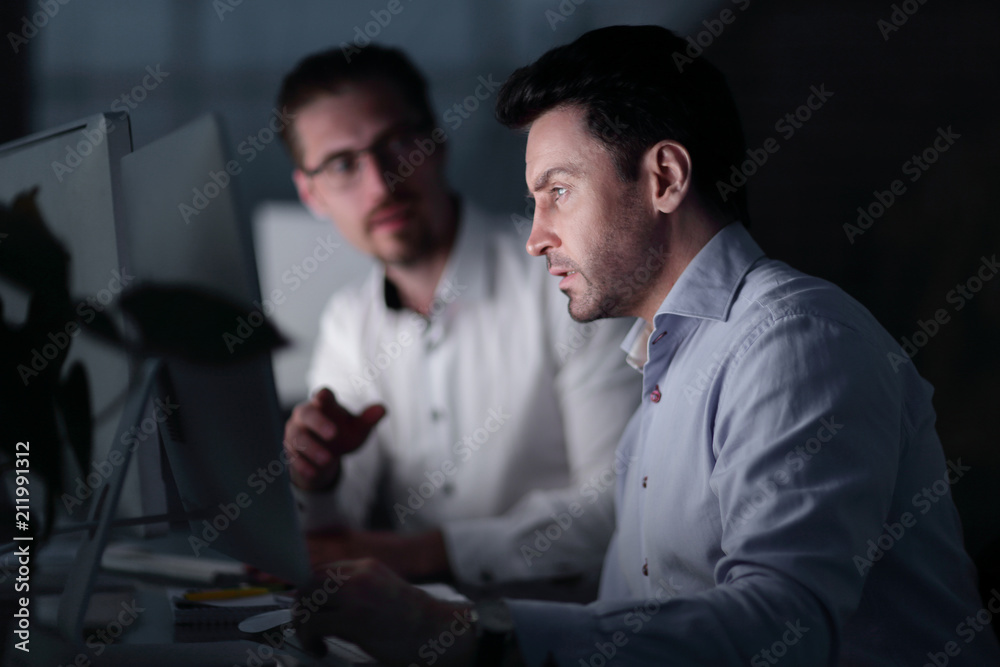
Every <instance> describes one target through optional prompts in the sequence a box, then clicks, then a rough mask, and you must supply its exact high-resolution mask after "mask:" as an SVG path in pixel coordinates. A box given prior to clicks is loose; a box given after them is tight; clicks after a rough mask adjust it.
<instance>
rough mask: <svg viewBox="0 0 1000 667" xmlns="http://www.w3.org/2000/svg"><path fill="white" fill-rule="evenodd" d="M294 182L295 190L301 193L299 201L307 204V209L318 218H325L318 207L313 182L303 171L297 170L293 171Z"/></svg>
mask: <svg viewBox="0 0 1000 667" xmlns="http://www.w3.org/2000/svg"><path fill="white" fill-rule="evenodd" d="M292 182H293V183H295V190H296V191H297V192H298V193H299V200H300V201H301V202H302V203H303V204H305V206H306V208H308V209H309V210H310V211H312V214H313V215H314V216H316V217H317V218H323V217H325V216H324V215H323V214H322V213H321V212H320V210H319V208H318V207H317V202H316V194H315V191H314V190H313V180H312V179H311V178H309V177H308V176H306V174H305V172H303V171H302V170H301V169H295V170H293V171H292Z"/></svg>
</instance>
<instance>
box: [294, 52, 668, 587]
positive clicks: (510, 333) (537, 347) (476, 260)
mask: <svg viewBox="0 0 1000 667" xmlns="http://www.w3.org/2000/svg"><path fill="white" fill-rule="evenodd" d="M279 107H280V108H282V109H283V110H284V111H285V112H286V113H287V114H289V115H290V116H292V117H293V118H294V121H293V123H292V124H291V125H290V126H289V127H288V129H287V131H286V133H285V137H284V138H285V141H286V144H287V145H288V147H289V149H290V152H291V154H292V156H293V158H294V160H295V163H296V169H295V172H294V180H295V184H296V187H297V188H298V192H299V195H300V197H301V199H302V201H303V202H304V203H305V204H306V205H307V206H308V207H309V208H310V209H311V210H312V211H313V212H314V213H315V214H316V215H318V216H321V217H324V218H328V219H330V220H332V221H333V222H334V223H335V224H336V225H337V227H338V228H339V230H340V232H341V233H342V234H343V236H344V237H345V238H346V239H347V240H348V241H349V242H350V243H352V244H353V245H354V246H355V247H357V248H358V249H360V250H361V251H363V252H366V253H368V254H370V255H372V256H373V257H375V258H376V259H377V260H378V267H377V268H376V269H375V270H374V271H373V272H372V274H371V275H370V276H369V277H368V279H367V280H366V281H365V282H364V284H363V285H362V286H361V287H359V288H351V289H345V290H342V291H341V292H339V293H338V294H336V295H335V296H334V297H333V299H332V300H331V301H330V304H329V305H328V307H327V309H326V311H325V312H324V314H323V317H322V321H321V331H320V337H319V341H318V344H317V348H316V351H315V356H314V361H313V364H312V368H311V370H310V377H309V382H310V385H311V387H312V388H313V390H314V391H315V393H314V395H313V397H312V398H311V399H310V400H309V401H307V402H305V403H303V404H301V405H299V406H297V407H296V408H295V410H294V412H293V415H292V418H291V419H290V420H289V422H288V424H287V425H286V430H285V447H286V449H287V450H288V452H289V454H290V455H291V456H292V458H293V464H292V468H291V473H292V479H293V481H294V483H295V485H296V487H297V489H298V491H297V495H298V496H299V500H300V505H301V506H302V507H303V509H304V517H305V526H306V528H307V529H308V530H311V531H314V532H313V534H312V536H311V537H310V539H309V546H310V552H311V558H312V560H313V561H314V562H327V561H330V560H336V559H340V558H347V557H351V558H356V557H361V556H373V557H376V558H378V559H379V560H381V561H382V562H384V563H385V564H387V565H388V566H389V567H391V568H392V569H393V570H395V571H396V572H397V573H399V574H401V575H403V576H406V577H410V578H426V577H430V576H442V575H447V574H449V573H450V574H452V575H454V576H455V578H456V579H457V580H458V581H461V582H466V583H474V584H489V583H494V582H511V581H518V580H537V579H541V578H555V577H571V576H580V575H584V576H585V577H589V578H590V579H591V580H595V579H596V575H597V573H598V572H599V571H600V567H601V562H602V559H603V554H604V550H605V548H606V546H607V541H608V539H609V538H610V535H611V531H612V530H613V509H612V504H613V501H612V495H613V491H612V489H613V487H614V479H615V477H616V476H617V472H616V471H620V470H621V469H622V468H623V466H624V464H622V463H621V462H617V463H616V461H615V459H614V447H615V444H616V442H617V439H618V437H619V436H620V434H621V431H622V429H623V428H624V426H625V423H626V421H627V419H628V415H629V414H630V413H631V411H632V410H633V409H634V407H635V405H636V403H637V401H638V398H639V396H638V390H639V384H638V382H637V378H635V377H633V375H634V374H630V373H629V372H628V370H627V369H624V370H623V368H622V366H621V364H620V363H619V361H620V359H621V353H620V352H617V354H616V347H617V340H618V339H620V337H621V336H622V335H623V334H624V332H625V331H626V330H627V323H626V322H624V321H617V322H605V323H592V324H587V325H580V324H578V323H575V322H573V321H572V319H571V318H570V317H569V315H568V313H566V309H565V306H564V304H563V299H562V295H561V294H560V293H559V291H558V290H557V289H556V287H555V285H553V284H552V281H551V278H550V276H549V275H548V274H547V273H546V272H545V270H544V267H543V266H541V265H539V264H538V263H537V262H531V261H530V258H528V257H527V256H525V255H524V252H523V241H522V240H519V239H518V238H517V236H516V235H515V234H514V233H513V230H512V229H511V228H510V225H509V224H505V223H503V222H497V221H491V220H489V219H488V218H487V216H485V215H484V214H483V213H482V212H480V211H478V210H476V209H475V208H474V207H473V206H471V205H469V204H467V203H465V202H463V201H461V200H460V199H459V198H458V197H456V196H455V195H454V193H453V192H452V191H451V190H450V189H449V187H448V184H447V183H446V181H445V178H444V163H445V160H444V156H445V153H446V144H445V141H446V139H447V136H446V135H445V134H444V131H443V130H442V129H441V128H439V127H435V124H434V119H433V115H432V113H431V110H430V106H429V104H428V101H427V94H426V85H425V82H424V80H423V78H422V76H421V75H420V74H419V73H418V72H417V71H416V70H415V69H414V68H413V66H412V65H411V64H410V63H409V61H408V60H407V59H406V58H405V56H403V54H402V53H400V52H398V51H396V50H392V49H384V48H381V47H378V46H374V45H370V46H368V47H366V48H365V49H363V50H362V51H361V52H360V53H356V52H350V53H345V52H341V51H340V50H332V51H327V52H324V53H320V54H316V55H314V56H311V57H309V58H306V59H305V60H303V61H302V62H301V63H299V65H298V66H297V67H296V69H295V70H294V71H293V72H291V73H290V74H289V75H288V76H287V77H286V79H285V81H284V85H283V87H282V91H281V95H280V99H279ZM650 261H651V263H654V262H656V261H662V259H659V258H657V257H654V256H652V255H651V257H650ZM623 327H624V328H623ZM380 519H381V523H379V520H380ZM373 525H374V526H379V525H381V526H383V527H388V528H391V529H392V530H372V529H371V528H372V526H373ZM322 529H334V530H327V531H326V532H324V533H319V532H315V531H319V530H322Z"/></svg>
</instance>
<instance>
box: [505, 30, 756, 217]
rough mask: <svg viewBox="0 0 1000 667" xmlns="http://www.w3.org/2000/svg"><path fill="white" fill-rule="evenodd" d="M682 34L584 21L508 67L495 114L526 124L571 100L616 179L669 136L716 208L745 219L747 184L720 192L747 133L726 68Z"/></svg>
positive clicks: (630, 174) (630, 177)
mask: <svg viewBox="0 0 1000 667" xmlns="http://www.w3.org/2000/svg"><path fill="white" fill-rule="evenodd" d="M687 47H688V43H687V42H686V41H684V40H683V39H681V38H679V37H677V36H676V35H675V34H673V33H672V32H670V31H669V30H667V29H666V28H661V27H659V26H651V25H650V26H612V27H608V28H601V29H599V30H592V31H591V32H588V33H586V34H585V35H583V36H582V37H580V38H579V39H577V40H576V41H574V42H573V43H571V44H567V45H565V46H560V47H557V48H555V49H552V50H550V51H548V52H547V53H545V55H543V56H542V57H541V58H539V59H538V60H537V61H536V62H534V63H532V64H531V65H528V66H526V67H522V68H520V69H518V70H516V71H515V72H514V73H513V74H511V75H510V78H508V79H507V81H506V82H505V83H504V85H503V87H502V88H501V89H500V93H499V96H498V97H497V105H496V116H497V120H499V121H500V122H501V123H503V124H504V125H506V126H507V127H512V128H523V127H526V126H528V125H530V124H531V123H532V122H533V121H534V120H536V119H537V118H538V117H539V116H541V115H542V114H544V113H545V112H547V111H550V110H552V109H555V108H558V107H561V106H579V107H581V108H582V109H584V110H585V111H586V119H587V125H588V130H589V131H590V133H591V135H593V136H594V138H595V139H597V140H598V141H600V142H601V144H602V145H603V146H604V148H605V149H606V150H607V151H608V153H609V154H610V155H611V158H612V161H613V162H614V165H615V170H616V172H617V174H618V176H619V178H620V179H621V180H622V181H623V182H626V183H628V182H632V181H635V180H636V178H638V173H639V160H640V158H641V157H642V155H643V153H645V152H646V150H648V149H649V148H650V147H651V146H653V145H654V144H655V143H657V142H658V141H662V140H664V139H670V140H673V141H677V142H678V143H680V144H682V145H683V146H684V147H685V148H686V149H687V150H688V152H689V153H690V155H691V161H692V164H693V168H692V181H693V187H694V189H695V190H696V191H697V192H698V193H699V194H700V195H701V196H702V198H703V199H704V200H705V201H706V203H708V204H709V205H713V204H714V205H715V206H716V207H717V208H718V209H719V211H720V212H721V213H723V214H724V215H727V216H729V217H731V218H732V219H738V220H742V221H743V222H744V224H748V223H749V220H748V216H747V205H746V192H745V189H743V188H739V189H738V190H737V192H736V193H735V194H732V193H730V196H723V195H722V193H720V192H718V190H717V189H716V186H715V183H716V181H722V182H724V183H727V185H728V179H729V171H730V169H731V166H732V165H739V163H740V162H741V161H743V160H744V159H746V154H745V151H746V141H745V140H744V138H743V130H742V128H741V126H740V119H739V114H738V113H737V111H736V105H735V103H734V102H733V98H732V95H731V94H730V92H729V86H728V85H727V84H726V80H725V77H724V76H723V75H722V73H721V72H719V70H717V69H716V68H715V67H714V66H712V65H711V64H710V63H709V62H708V61H706V60H704V59H703V58H695V59H693V60H692V59H691V58H688V57H687V55H686V53H685V49H686V48H687Z"/></svg>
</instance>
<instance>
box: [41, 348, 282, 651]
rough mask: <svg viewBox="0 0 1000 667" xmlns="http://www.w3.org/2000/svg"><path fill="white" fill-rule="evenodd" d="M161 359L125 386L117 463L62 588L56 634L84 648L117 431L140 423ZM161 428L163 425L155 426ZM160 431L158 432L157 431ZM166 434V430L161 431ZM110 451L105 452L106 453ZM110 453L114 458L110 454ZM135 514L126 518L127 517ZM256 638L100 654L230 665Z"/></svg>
mask: <svg viewBox="0 0 1000 667" xmlns="http://www.w3.org/2000/svg"><path fill="white" fill-rule="evenodd" d="M163 369H164V365H163V363H162V362H161V361H160V360H159V359H148V360H146V361H144V362H143V364H142V367H141V368H140V371H139V376H138V382H137V384H136V386H135V387H134V389H132V390H130V392H129V398H128V400H127V402H126V404H125V408H124V410H123V411H122V418H121V421H120V422H119V425H118V430H117V432H116V434H115V439H114V442H113V443H112V445H111V452H118V455H119V456H121V461H122V462H121V464H119V465H117V466H116V467H115V469H114V470H113V471H112V473H111V474H110V475H109V476H108V477H107V479H106V480H105V481H104V484H103V485H102V486H101V487H100V488H99V489H98V491H97V492H96V494H95V498H94V501H93V504H92V505H91V508H90V516H89V517H88V522H87V526H88V528H87V532H86V534H85V536H84V538H83V541H82V543H81V545H80V550H79V552H78V553H77V561H76V565H75V566H74V568H73V571H72V572H71V573H70V576H69V578H68V580H67V582H66V589H65V591H64V593H63V595H62V597H61V598H60V600H59V613H58V623H57V628H56V629H57V632H58V634H59V636H60V638H61V639H62V640H63V641H64V642H66V643H67V644H68V645H70V646H80V647H81V649H82V648H83V646H82V642H83V630H84V628H83V624H84V616H85V614H86V612H87V607H88V605H89V602H90V596H91V593H92V592H93V589H94V583H95V581H96V580H97V575H98V572H99V570H100V566H101V555H102V554H103V552H104V548H105V547H106V546H107V543H108V539H109V537H110V535H111V529H112V528H113V527H114V524H115V521H114V515H115V512H116V510H117V507H118V501H119V498H120V497H121V491H122V485H123V484H124V481H125V473H126V471H127V469H128V465H129V461H130V460H131V458H132V449H134V447H130V446H129V445H128V444H126V442H127V441H128V439H127V438H122V435H123V434H125V433H127V432H128V431H129V430H130V429H132V428H139V425H140V424H141V423H142V420H143V417H144V415H145V414H146V410H147V409H148V406H149V404H150V398H151V396H152V392H153V389H154V388H156V387H158V386H159V385H161V383H163V382H164V381H165V378H164V371H163ZM160 428H161V430H162V429H164V427H163V425H162V424H161V426H160ZM161 437H162V436H161ZM166 437H169V436H166ZM109 455H110V454H109ZM114 458H118V457H117V456H115V457H114ZM170 495H176V497H178V498H179V493H178V492H177V490H176V488H175V489H172V490H168V496H170ZM176 505H177V503H174V502H170V503H169V504H168V506H174V507H175V508H176ZM190 518H193V517H192V516H191V514H190V513H184V512H176V513H175V512H171V513H170V515H166V516H165V515H159V516H153V517H146V518H145V521H146V522H147V523H162V522H164V521H176V520H188V519H190ZM133 521H135V520H130V523H132V522H133ZM258 648H260V645H259V644H256V643H254V642H251V641H246V640H237V641H224V642H214V643H197V644H131V645H130V644H108V645H107V646H106V647H105V648H104V651H103V654H102V656H101V659H100V664H101V665H112V666H117V665H122V666H123V667H124V666H126V665H127V666H132V665H138V664H141V665H144V666H146V667H161V666H162V667H175V666H176V665H178V664H183V665H185V667H198V666H200V665H204V666H205V667H215V666H219V665H225V666H226V667H229V666H231V665H233V664H239V663H240V662H241V661H243V660H244V659H245V658H246V656H247V650H248V649H250V650H251V651H253V652H254V653H255V654H256V652H257V649H258ZM268 664H271V665H275V664H277V663H276V662H273V661H272V662H269V661H268V660H262V661H261V665H268Z"/></svg>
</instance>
